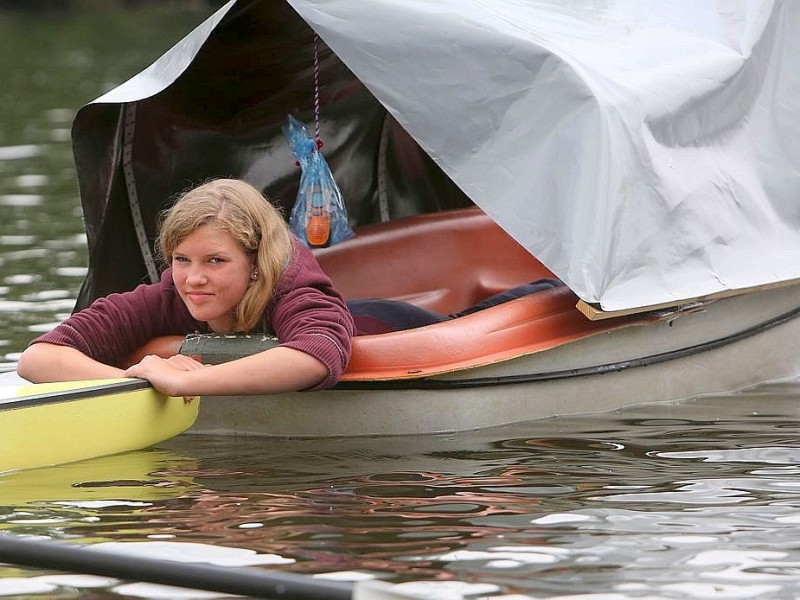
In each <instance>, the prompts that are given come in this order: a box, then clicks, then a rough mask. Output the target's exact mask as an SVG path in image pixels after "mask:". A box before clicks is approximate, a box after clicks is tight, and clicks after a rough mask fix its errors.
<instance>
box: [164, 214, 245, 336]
mask: <svg viewBox="0 0 800 600" xmlns="http://www.w3.org/2000/svg"><path fill="white" fill-rule="evenodd" d="M254 268H255V267H254V259H253V257H252V256H251V255H248V254H247V253H245V251H244V250H243V249H242V247H241V246H240V245H239V243H238V242H237V241H236V240H234V239H233V237H232V236H231V235H230V234H229V233H228V232H227V231H223V230H221V229H218V228H217V227H215V226H214V225H213V224H209V225H203V226H202V227H199V228H198V229H196V230H195V231H193V232H192V233H190V234H189V235H187V236H186V237H185V238H184V239H183V241H182V242H181V243H180V244H178V245H177V247H176V248H175V251H174V252H173V253H172V278H173V280H174V281H175V287H176V288H177V289H178V293H179V294H180V297H181V298H182V299H183V301H184V303H185V304H186V306H187V307H188V309H189V312H190V313H191V314H192V316H193V317H194V318H195V319H197V320H198V321H204V322H205V323H207V324H208V326H209V328H210V329H211V330H212V331H213V332H215V333H230V332H231V331H232V329H233V321H234V318H233V311H234V309H235V308H236V306H237V305H238V304H239V302H240V301H241V299H242V296H244V293H245V292H246V291H247V288H248V287H249V286H250V284H251V282H252V279H251V275H252V274H253V270H254Z"/></svg>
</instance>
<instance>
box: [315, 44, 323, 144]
mask: <svg viewBox="0 0 800 600" xmlns="http://www.w3.org/2000/svg"><path fill="white" fill-rule="evenodd" d="M314 139H315V140H316V144H317V150H320V149H321V148H322V145H323V142H322V137H320V134H319V35H317V33H316V32H314Z"/></svg>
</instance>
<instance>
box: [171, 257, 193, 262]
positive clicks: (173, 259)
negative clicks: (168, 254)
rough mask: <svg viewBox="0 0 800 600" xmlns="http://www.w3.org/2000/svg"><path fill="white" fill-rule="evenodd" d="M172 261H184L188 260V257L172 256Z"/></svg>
mask: <svg viewBox="0 0 800 600" xmlns="http://www.w3.org/2000/svg"><path fill="white" fill-rule="evenodd" d="M172 262H179V263H185V262H189V259H188V258H186V257H185V256H173V257H172Z"/></svg>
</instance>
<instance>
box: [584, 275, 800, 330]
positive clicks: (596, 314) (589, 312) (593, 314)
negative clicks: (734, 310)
mask: <svg viewBox="0 0 800 600" xmlns="http://www.w3.org/2000/svg"><path fill="white" fill-rule="evenodd" d="M798 284H800V279H788V280H786V281H776V282H774V283H766V284H762V285H754V286H750V287H747V288H741V289H737V290H724V291H722V292H716V293H714V294H707V295H705V296H695V297H694V298H686V299H684V300H676V301H675V302H665V303H662V304H650V305H648V306H640V307H636V308H627V309H623V310H602V309H601V308H600V307H599V306H598V305H596V304H590V303H588V302H584V301H583V300H579V301H578V303H577V304H576V305H575V307H576V308H577V309H578V310H579V311H580V312H581V313H583V314H584V316H586V318H588V319H589V320H591V321H601V320H603V319H613V318H616V317H625V316H630V315H637V314H642V313H648V312H653V311H657V310H669V309H674V310H676V311H678V310H682V309H683V308H684V307H689V306H696V305H698V304H705V303H707V302H713V301H715V300H722V299H723V298H731V297H733V296H742V295H744V294H752V293H755V292H763V291H766V290H773V289H777V288H783V287H789V286H792V285H798Z"/></svg>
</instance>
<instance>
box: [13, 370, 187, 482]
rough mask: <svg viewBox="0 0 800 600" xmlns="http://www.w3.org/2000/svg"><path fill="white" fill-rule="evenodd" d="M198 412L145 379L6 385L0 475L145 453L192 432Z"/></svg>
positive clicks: (182, 400) (181, 399)
mask: <svg viewBox="0 0 800 600" xmlns="http://www.w3.org/2000/svg"><path fill="white" fill-rule="evenodd" d="M199 406H200V401H199V400H193V401H192V402H188V403H187V402H185V401H184V399H183V398H172V397H168V396H165V395H164V394H161V393H159V392H157V391H156V390H154V389H153V388H152V387H151V386H150V384H149V383H148V382H147V381H143V380H140V379H103V380H89V381H66V382H58V383H39V384H26V385H18V386H3V387H2V388H0V473H3V472H7V471H16V470H19V469H32V468H38V467H46V466H52V465H57V464H64V463H70V462H75V461H78V460H84V459H87V458H95V457H98V456H108V455H110V454H117V453H119V452H126V451H129V450H140V449H142V448H147V447H149V446H152V445H154V444H157V443H159V442H162V441H164V440H166V439H169V438H171V437H174V436H176V435H178V434H180V433H182V432H184V431H186V430H187V429H189V428H190V427H191V426H192V424H193V423H194V422H195V419H197V414H198V410H199Z"/></svg>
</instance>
